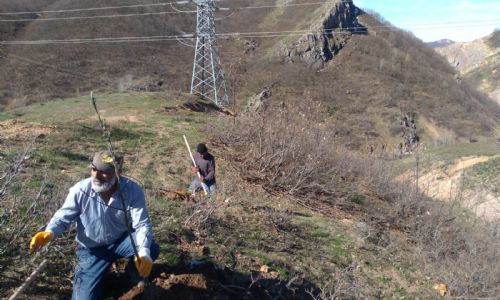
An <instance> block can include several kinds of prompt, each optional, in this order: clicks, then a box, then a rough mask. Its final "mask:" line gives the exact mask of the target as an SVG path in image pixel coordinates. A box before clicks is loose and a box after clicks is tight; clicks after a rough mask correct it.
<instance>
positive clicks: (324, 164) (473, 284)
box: [0, 93, 500, 299]
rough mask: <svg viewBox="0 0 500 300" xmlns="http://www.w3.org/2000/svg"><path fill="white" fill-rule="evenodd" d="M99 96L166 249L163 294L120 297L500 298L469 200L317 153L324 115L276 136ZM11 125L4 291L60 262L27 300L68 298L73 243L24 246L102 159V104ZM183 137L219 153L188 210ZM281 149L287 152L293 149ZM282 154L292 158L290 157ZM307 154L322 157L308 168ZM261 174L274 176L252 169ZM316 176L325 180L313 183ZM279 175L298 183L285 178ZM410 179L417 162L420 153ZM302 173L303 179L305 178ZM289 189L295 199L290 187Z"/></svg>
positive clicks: (169, 98) (122, 284)
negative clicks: (441, 195) (97, 156)
mask: <svg viewBox="0 0 500 300" xmlns="http://www.w3.org/2000/svg"><path fill="white" fill-rule="evenodd" d="M96 96H97V105H98V107H99V111H100V113H101V115H102V117H104V118H105V119H106V120H107V124H108V125H109V126H110V127H109V128H110V130H111V133H112V135H111V136H112V142H113V144H114V147H115V149H117V150H118V151H120V152H121V153H123V154H124V155H125V157H126V165H125V171H124V172H125V174H126V175H127V176H131V177H132V178H134V180H137V181H138V182H139V183H140V184H141V185H142V186H143V187H144V189H145V192H146V196H147V201H148V207H149V209H150V211H151V218H152V221H153V225H154V228H153V231H154V235H155V238H156V240H157V241H158V242H159V243H160V244H161V254H160V258H159V259H158V261H156V263H155V267H154V270H153V275H152V280H151V282H152V283H151V286H150V287H148V288H147V290H146V291H145V292H141V290H140V289H131V290H129V291H128V289H129V288H131V287H130V286H129V285H128V283H127V280H126V278H124V277H123V275H121V274H122V273H121V271H120V267H119V266H118V267H117V268H118V269H113V270H111V271H110V273H109V274H108V275H107V277H106V287H108V288H107V289H106V291H107V297H109V298H107V299H116V298H118V297H120V296H124V297H125V298H122V299H132V298H133V297H134V296H136V297H137V298H133V299H165V298H166V297H172V298H177V299H180V298H183V299H272V298H274V297H280V296H281V297H283V298H286V299H331V298H334V297H340V298H358V299H359V298H387V299H392V298H395V297H397V298H400V297H404V298H414V297H422V298H436V297H438V295H439V294H438V292H437V291H435V290H434V286H435V285H436V284H438V283H444V284H446V285H447V286H448V288H449V291H448V293H449V295H451V296H454V297H466V298H473V297H488V296H492V295H494V294H495V288H496V286H497V283H498V278H499V277H498V275H499V274H498V268H494V267H493V268H492V267H491V266H492V261H493V262H494V261H497V260H496V258H498V249H500V248H499V247H498V239H496V238H495V237H494V232H495V226H496V225H495V223H486V222H484V221H482V220H481V219H476V218H475V217H474V216H473V215H472V214H470V213H468V212H467V211H466V210H464V209H462V208H460V206H457V203H456V202H451V203H448V202H435V201H432V200H430V199H428V198H426V197H425V196H423V195H420V194H418V192H417V193H415V190H414V189H413V188H411V186H413V183H414V182H413V179H412V178H411V176H410V177H408V178H407V179H408V180H404V182H403V184H402V185H399V184H397V183H394V182H392V179H391V176H390V175H389V173H388V171H389V170H390V169H391V168H393V167H396V166H392V167H391V165H392V163H391V162H390V161H389V162H384V161H380V160H376V159H374V158H373V157H372V158H368V157H363V156H357V155H352V154H348V153H346V152H344V151H342V149H340V148H337V149H336V148H335V147H334V146H332V144H331V140H329V138H327V139H326V140H325V141H324V144H322V145H320V146H321V149H318V148H317V147H316V145H315V144H312V143H310V139H311V138H315V137H317V136H319V137H321V136H324V137H330V138H331V137H332V136H331V132H330V131H328V130H325V128H324V126H321V125H319V126H318V124H316V123H315V120H314V117H313V115H311V114H309V113H314V112H306V111H304V112H305V113H306V118H302V117H299V118H292V119H290V118H289V116H293V114H291V113H292V112H293V110H291V111H287V113H285V114H279V113H276V114H273V115H274V116H275V118H274V120H272V122H269V124H268V125H269V126H268V127H266V126H265V125H264V126H255V127H249V126H248V124H249V123H250V122H251V123H256V121H257V120H258V119H254V118H253V117H252V116H250V115H247V116H240V117H237V118H234V117H230V116H227V115H224V114H221V113H219V112H216V111H210V110H208V111H207V112H197V111H193V110H191V109H190V107H204V105H205V104H204V103H203V102H194V99H193V98H191V97H189V96H187V95H184V94H176V93H167V94H165V93H120V94H97V95H96ZM195 104H196V105H195ZM314 114H315V113H314ZM284 118H285V119H286V118H288V119H289V121H288V123H286V124H285V123H283V119H284ZM0 120H1V121H0V126H1V128H2V133H3V139H2V144H1V146H0V152H1V155H2V159H1V160H0V167H1V169H2V170H4V172H3V174H4V175H5V174H8V176H2V178H3V179H2V181H1V182H0V183H1V184H2V185H1V186H2V187H3V190H4V191H7V192H6V193H3V192H2V193H1V194H0V197H1V198H0V199H1V200H2V203H4V205H2V206H1V207H0V213H1V215H2V226H1V227H0V241H1V243H0V251H1V254H2V255H1V256H0V257H1V258H0V259H1V263H0V266H2V267H1V269H0V275H1V276H0V295H1V296H2V297H6V296H9V295H11V294H12V292H13V289H14V288H15V287H17V286H19V285H20V284H21V283H22V281H23V280H24V279H25V278H26V277H27V276H28V274H29V273H30V272H31V271H32V270H33V269H34V268H35V267H36V266H37V265H38V264H39V263H40V261H41V259H42V257H43V258H48V259H49V265H48V266H47V267H46V268H45V269H44V271H43V272H42V273H41V274H40V275H39V276H38V277H37V278H36V280H35V282H34V283H33V284H32V285H31V287H30V288H28V290H27V291H26V293H25V296H24V299H53V298H56V297H59V298H66V297H68V296H69V294H70V293H71V291H70V289H71V278H72V275H73V274H72V270H73V261H74V247H73V246H72V239H73V234H74V232H72V231H70V232H69V234H68V235H65V236H64V237H63V238H61V239H59V240H58V241H57V243H55V244H54V245H53V246H52V247H51V248H50V249H49V250H48V251H47V252H43V253H42V254H41V256H38V257H34V258H33V256H31V255H29V254H28V253H27V250H26V249H27V248H26V247H27V244H26V241H27V240H28V239H29V237H30V236H31V235H32V234H33V232H34V231H36V229H37V228H41V226H43V224H45V222H46V220H47V219H48V218H49V217H50V216H51V215H52V213H53V212H54V210H55V209H56V208H57V207H58V206H59V205H60V204H61V202H62V200H63V199H64V195H65V194H66V192H67V188H68V187H69V186H70V185H71V184H72V183H74V182H75V181H76V180H78V179H81V178H84V177H86V176H88V172H89V168H88V161H89V156H90V154H91V153H92V152H94V151H96V150H97V149H100V148H103V147H105V141H104V139H103V137H102V135H101V130H100V128H99V125H98V122H97V120H96V116H95V113H94V112H93V109H92V106H91V103H90V99H89V98H88V97H77V98H69V99H63V100H58V101H49V102H47V103H44V104H34V105H30V106H26V107H23V108H18V109H15V110H12V111H10V112H7V113H5V112H4V113H1V114H0ZM311 121H312V122H311ZM207 124H211V125H210V126H209V128H208V132H207V131H205V130H204V129H203V128H206V126H207ZM228 124H233V125H232V126H228ZM219 126H224V128H225V131H220V130H217V128H219ZM283 127H287V128H289V129H290V131H289V132H285V131H282V129H283ZM304 127H305V128H307V131H304V132H302V133H301V132H300V130H297V129H298V128H304ZM259 130H263V132H267V133H268V136H265V135H262V136H263V138H265V140H264V144H263V146H264V147H265V148H264V149H263V150H264V151H265V152H266V153H267V154H266V155H263V156H262V158H263V159H265V161H260V160H258V159H257V160H256V159H255V157H254V156H253V155H259V154H258V153H255V152H254V150H255V149H256V148H255V147H257V148H258V145H255V143H252V142H251V141H248V140H247V139H245V137H246V135H247V134H250V135H253V134H254V133H256V132H259ZM276 132H279V133H281V134H280V135H276V134H275V133H276ZM183 134H185V135H186V136H187V138H188V140H189V141H190V142H191V143H192V144H195V143H196V142H197V141H200V140H203V141H208V142H209V148H210V149H211V152H212V153H214V155H215V156H216V159H217V161H218V171H217V176H218V177H217V178H218V185H219V189H220V190H219V194H218V196H217V197H216V199H213V200H210V201H209V200H206V199H202V198H200V199H197V201H196V202H191V201H189V200H187V199H186V198H185V197H183V196H182V195H183V194H182V193H180V192H178V191H179V190H181V191H182V189H185V188H186V186H187V184H188V183H189V181H190V179H191V174H190V172H189V157H188V154H187V153H186V152H187V151H186V150H185V145H184V144H183V139H182V135H183ZM235 135H236V137H239V139H233V138H234V137H235ZM290 135H294V136H295V139H290ZM208 137H210V138H209V139H208V140H207V138H208ZM319 140H322V139H319ZM30 141H31V142H30ZM228 141H232V142H231V143H228ZM283 141H287V142H288V147H287V148H284V149H283V148H282V149H280V148H279V146H278V145H282V144H283ZM297 145H301V147H300V148H296V146H297ZM325 145H330V146H329V147H328V148H326V147H324V146H325ZM478 147H479V148H482V149H483V152H481V153H480V154H481V155H485V156H495V155H497V156H498V154H499V152H498V149H497V148H495V147H494V145H493V146H491V145H485V147H482V146H480V145H478ZM272 149H275V151H283V152H282V153H281V158H279V157H278V156H277V155H275V154H274V153H273V152H268V151H272ZM301 149H302V150H301ZM318 150H320V151H318ZM471 152H472V153H478V154H479V152H477V151H476V150H473V149H469V150H466V151H464V152H457V149H447V148H440V149H436V150H434V151H433V152H430V153H429V154H432V155H434V156H436V157H438V158H439V160H435V159H433V160H432V161H434V162H436V161H442V162H445V161H447V160H450V161H452V162H453V161H455V159H457V158H460V157H462V156H467V155H469V154H470V153H471ZM277 153H279V152H277ZM242 154H243V155H242ZM290 154H293V156H290ZM421 155H422V157H425V156H426V152H423V153H421ZM307 156H313V157H314V160H310V161H308V160H307V159H305V160H303V158H304V157H307ZM272 157H276V158H278V159H274V160H273V159H272ZM20 158H21V160H19V159H20ZM246 159H249V160H250V162H252V164H247V162H248V161H247V160H246ZM423 161H424V160H423ZM14 162H20V167H18V168H16V169H17V170H19V171H14V172H12V171H9V170H12V169H10V168H9V166H12V165H13V164H12V163H14ZM264 162H265V163H267V164H269V169H268V170H269V173H267V172H261V173H259V172H255V168H259V164H261V163H264ZM290 162H293V163H290ZM387 163H388V164H387ZM311 164H312V166H315V169H314V172H312V173H311V174H305V173H303V172H304V170H307V169H308V168H310V167H311ZM277 165H279V166H280V169H281V170H286V174H283V175H278V176H276V173H274V170H275V169H274V167H275V166H277ZM422 166H423V167H427V166H426V164H422ZM497 166H498V160H497ZM397 167H398V168H403V170H407V171H410V170H412V169H413V168H414V167H415V166H414V162H412V157H408V158H407V159H406V160H404V161H401V163H398V166H397ZM386 168H388V169H386ZM293 170H295V171H293ZM297 174H301V177H300V178H299V179H300V180H299V181H294V180H296V178H295V176H296V175H297ZM398 174H399V173H398ZM481 176H482V175H481ZM481 176H480V177H477V178H483V177H481ZM273 177H274V179H273ZM5 178H11V179H9V180H8V181H6V180H5ZM287 180H288V181H287ZM290 180H291V181H290ZM481 180H482V179H481ZM325 182H327V183H328V184H324V183H325ZM320 183H321V185H319V184H320ZM287 184H292V185H293V186H294V187H295V188H293V189H292V188H289V189H287V190H283V189H281V188H280V187H284V186H286V185H287ZM497 192H498V190H497ZM457 258H460V261H461V263H460V264H456V259H457ZM471 276H477V278H478V280H470V277H471Z"/></svg>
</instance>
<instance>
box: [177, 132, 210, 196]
mask: <svg viewBox="0 0 500 300" xmlns="http://www.w3.org/2000/svg"><path fill="white" fill-rule="evenodd" d="M182 136H183V137H184V142H186V147H187V148H188V151H189V156H190V157H191V161H192V162H193V166H194V167H195V168H196V162H195V161H194V157H193V153H191V148H190V147H189V144H188V141H187V139H186V136H185V135H182ZM196 174H197V175H198V179H199V180H200V183H201V187H202V188H203V192H204V193H205V196H207V195H208V191H207V188H206V187H205V184H203V182H201V174H200V171H197V172H196ZM193 192H194V191H193Z"/></svg>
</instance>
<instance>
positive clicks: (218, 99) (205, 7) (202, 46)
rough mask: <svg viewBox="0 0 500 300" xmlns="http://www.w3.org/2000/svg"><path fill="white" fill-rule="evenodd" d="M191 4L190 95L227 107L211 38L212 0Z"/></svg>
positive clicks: (213, 36) (222, 78)
mask: <svg viewBox="0 0 500 300" xmlns="http://www.w3.org/2000/svg"><path fill="white" fill-rule="evenodd" d="M194 2H195V3H196V5H197V13H196V48H195V53H194V64H193V77H192V78H191V94H199V95H200V96H201V97H203V98H206V99H209V100H211V101H213V102H215V104H216V105H218V106H227V105H229V97H228V94H227V90H226V80H225V78H224V70H223V69H222V67H221V64H220V59H219V54H218V51H217V41H216V36H215V23H214V16H215V3H214V0H195V1H194Z"/></svg>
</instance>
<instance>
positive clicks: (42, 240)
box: [30, 231, 54, 253]
mask: <svg viewBox="0 0 500 300" xmlns="http://www.w3.org/2000/svg"><path fill="white" fill-rule="evenodd" d="M53 237H54V234H53V233H52V232H50V231H40V232H37V233H36V234H35V235H34V236H33V237H32V238H31V242H30V252H31V253H33V252H36V251H38V249H40V248H41V247H43V246H45V245H47V244H48V243H49V242H50V241H51V240H52V238H53Z"/></svg>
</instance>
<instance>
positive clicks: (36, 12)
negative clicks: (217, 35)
mask: <svg viewBox="0 0 500 300" xmlns="http://www.w3.org/2000/svg"><path fill="white" fill-rule="evenodd" d="M188 3H191V1H176V2H162V3H149V4H135V5H121V6H104V7H89V8H75V9H61V10H42V11H20V12H3V13H0V16H1V15H27V14H45V13H67V12H80V11H95V10H108V9H122V8H140V7H154V6H166V5H171V4H188Z"/></svg>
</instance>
